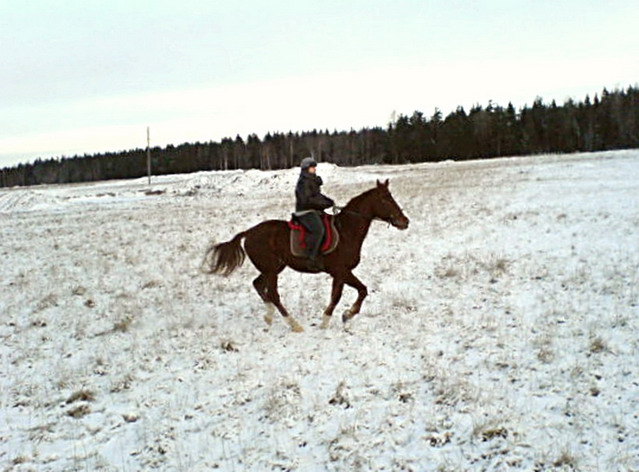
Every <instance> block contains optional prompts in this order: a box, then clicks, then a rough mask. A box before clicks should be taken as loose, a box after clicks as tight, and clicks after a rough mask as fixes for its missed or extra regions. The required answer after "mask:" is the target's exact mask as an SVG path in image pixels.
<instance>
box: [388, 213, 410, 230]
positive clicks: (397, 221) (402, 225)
mask: <svg viewBox="0 0 639 472" xmlns="http://www.w3.org/2000/svg"><path fill="white" fill-rule="evenodd" d="M409 222H410V221H409V219H408V218H406V217H405V216H404V217H402V218H393V220H392V221H391V224H392V225H393V226H394V227H395V228H397V229H400V230H405V229H407V228H408V223H409Z"/></svg>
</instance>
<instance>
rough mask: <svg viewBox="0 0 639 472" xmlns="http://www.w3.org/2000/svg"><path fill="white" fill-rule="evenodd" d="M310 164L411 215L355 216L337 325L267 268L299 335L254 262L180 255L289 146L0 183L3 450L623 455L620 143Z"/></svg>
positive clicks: (629, 254)
mask: <svg viewBox="0 0 639 472" xmlns="http://www.w3.org/2000/svg"><path fill="white" fill-rule="evenodd" d="M318 173H319V174H320V175H321V176H322V177H323V179H324V181H325V186H324V190H325V191H326V193H327V194H329V195H330V196H332V197H333V198H335V199H336V200H337V201H338V202H339V203H340V204H345V203H346V202H347V201H348V199H350V198H351V197H353V196H355V195H357V194H359V193H360V192H362V191H364V190H366V189H368V188H370V187H371V186H372V185H374V184H375V180H376V179H385V178H390V181H391V191H392V192H393V194H394V196H395V198H396V200H397V201H398V202H399V203H400V205H402V206H403V208H404V210H405V212H406V214H407V215H408V216H409V217H410V218H411V225H410V227H409V229H408V230H407V231H403V232H400V231H397V230H395V229H394V228H392V227H388V225H386V224H383V223H374V224H373V226H372V229H371V232H370V234H369V236H368V238H367V240H366V242H365V244H364V248H363V257H362V262H361V264H360V266H359V267H358V268H357V269H356V271H355V273H356V275H358V277H359V278H360V279H361V280H362V281H363V282H364V283H365V284H366V285H367V286H368V288H369V297H368V298H367V299H366V301H365V302H364V306H363V310H362V313H361V314H360V315H358V316H357V317H356V318H355V319H354V320H353V321H352V322H351V324H349V325H347V326H346V327H344V326H343V325H342V323H341V320H340V319H339V318H340V317H339V316H335V319H334V320H333V321H332V324H331V326H330V327H329V329H328V330H325V331H324V330H320V329H319V328H318V326H319V321H320V318H321V313H322V311H323V309H324V307H325V305H326V304H327V303H328V299H329V295H330V278H329V277H328V276H326V275H316V276H312V275H302V274H299V273H296V272H293V271H290V270H288V271H285V272H283V273H282V276H281V277H280V292H281V294H282V297H283V301H284V303H285V305H286V306H287V307H288V308H289V311H291V313H293V314H294V316H295V317H296V319H297V320H298V321H299V322H300V323H301V324H302V325H303V326H304V327H305V329H306V330H305V332H304V333H301V334H297V333H292V332H290V330H289V328H288V326H287V325H286V324H285V323H284V322H282V321H281V319H279V318H276V319H275V321H276V322H275V323H274V324H273V326H272V327H270V328H267V326H266V325H265V323H264V322H263V320H262V316H263V314H264V313H265V307H264V305H263V303H262V302H261V301H260V300H259V298H258V296H257V295H256V294H255V293H254V292H253V288H252V285H251V281H252V279H253V278H254V277H255V275H256V270H255V269H254V268H253V267H252V265H251V264H250V262H248V261H247V262H246V263H245V264H244V266H243V267H242V268H241V269H239V270H238V271H237V272H236V273H234V274H233V275H232V276H230V277H229V278H222V277H217V276H207V275H203V274H202V273H200V272H199V265H200V263H201V261H202V256H203V254H204V251H205V248H206V247H207V246H208V244H209V242H210V241H211V240H212V239H214V240H216V241H226V240H228V239H230V238H231V237H232V236H233V235H235V234H236V233H238V232H240V231H243V230H245V229H247V228H248V227H250V226H252V225H254V224H256V223H258V222H260V221H262V220H264V219H271V218H281V219H286V218H287V217H288V216H289V214H290V212H291V210H292V206H293V202H292V198H293V196H292V190H293V186H294V183H295V180H296V177H297V171H296V170H295V169H291V170H285V171H273V172H260V171H247V172H242V171H229V172H201V173H197V174H190V175H173V176H165V177H156V178H154V179H153V183H152V185H151V186H150V187H149V186H148V185H147V181H146V179H137V180H129V181H114V182H99V183H90V184H76V185H63V186H39V187H31V188H15V189H3V190H0V235H1V241H2V243H1V247H0V250H1V254H2V260H3V264H2V265H1V266H0V290H1V293H2V296H1V298H0V313H1V318H0V339H2V343H1V344H0V374H1V375H0V386H1V389H0V391H1V394H0V464H2V465H3V468H4V469H8V470H142V469H143V470H151V469H158V470H178V471H180V470H183V471H197V470H211V469H215V468H217V469H219V470H229V471H239V470H299V471H315V470H317V471H323V470H335V471H337V470H414V471H422V470H440V471H456V470H527V471H529V470H582V471H590V470H592V471H594V470H597V471H602V470H611V471H620V470H628V471H630V470H638V469H639V419H638V415H639V381H638V380H637V379H639V354H638V353H639V340H638V338H639V335H638V334H637V333H639V321H638V319H639V316H638V315H639V305H638V304H639V300H638V299H639V275H638V274H639V270H638V269H639V247H638V240H637V234H638V231H639V151H636V150H631V151H616V152H607V153H593V154H573V155H563V156H556V155H549V156H534V157H515V158H509V159H496V160H489V161H472V162H445V163H439V164H419V165H405V166H364V167H357V168H339V167H336V166H334V165H331V164H320V167H319V171H318ZM354 300H355V292H354V291H353V290H352V289H350V288H346V289H345V292H344V297H343V298H342V302H341V304H340V306H339V307H338V310H337V311H336V314H340V313H341V312H342V311H343V310H344V309H346V308H347V307H348V306H349V304H350V303H352V302H353V301H354Z"/></svg>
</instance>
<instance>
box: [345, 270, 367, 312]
mask: <svg viewBox="0 0 639 472" xmlns="http://www.w3.org/2000/svg"><path fill="white" fill-rule="evenodd" d="M344 282H346V283H347V284H348V285H350V286H351V287H353V288H354V289H356V290H357V300H355V303H353V306H352V307H351V308H350V309H349V310H346V311H345V312H344V314H343V315H342V321H343V322H344V323H346V322H347V321H349V320H350V319H352V318H353V316H355V315H356V314H358V313H359V311H360V310H361V308H362V303H363V302H364V299H365V298H366V296H367V295H368V289H367V288H366V285H364V284H363V283H362V282H361V280H359V279H358V278H357V277H355V275H353V273H352V272H349V273H348V274H347V276H346V277H345V278H344Z"/></svg>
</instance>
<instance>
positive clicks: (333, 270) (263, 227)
mask: <svg viewBox="0 0 639 472" xmlns="http://www.w3.org/2000/svg"><path fill="white" fill-rule="evenodd" d="M388 187H389V182H388V179H387V180H386V181H385V182H380V181H379V180H378V181H377V185H376V187H374V188H372V189H370V190H368V191H365V192H364V193H362V194H360V195H358V196H356V197H354V198H353V199H351V200H350V201H349V202H348V203H347V204H346V206H345V207H343V208H342V209H341V211H340V212H339V213H338V214H337V215H335V217H334V218H335V226H336V227H337V228H338V230H339V238H340V239H339V243H338V245H337V247H336V248H335V250H334V251H333V252H331V253H330V254H326V255H324V256H323V261H324V268H323V269H322V270H318V269H317V268H315V269H311V268H309V267H307V265H308V262H307V259H306V258H303V257H295V256H294V255H293V254H292V253H291V248H290V244H289V242H290V239H289V235H290V234H289V231H290V229H289V226H288V223H287V222H286V221H282V220H268V221H264V222H262V223H259V224H258V225H256V226H254V227H252V228H250V229H248V230H247V231H244V232H242V233H239V234H237V235H236V236H235V237H234V238H233V239H231V240H230V241H228V242H224V243H219V244H211V245H210V246H209V247H208V249H207V250H206V253H205V257H204V261H203V264H202V267H203V270H204V271H205V272H206V273H209V274H221V275H224V276H228V275H230V274H231V273H232V272H233V271H234V270H235V269H237V268H238V267H240V266H241V265H242V263H243V262H244V260H245V258H246V255H248V257H249V259H250V260H251V262H252V263H253V265H254V266H255V267H256V268H257V270H258V271H259V272H260V275H259V276H258V277H257V278H256V279H255V280H253V286H254V287H255V290H256V291H257V293H258V295H259V296H260V298H261V299H262V301H263V302H264V303H265V304H266V310H267V311H266V315H265V316H264V321H266V323H267V324H268V325H271V324H272V323H273V313H274V311H275V308H277V309H278V311H279V312H280V314H281V315H282V316H283V317H284V319H285V320H286V322H287V323H288V324H289V326H290V328H291V330H292V331H294V332H301V331H304V329H303V328H302V326H301V325H300V324H299V323H298V322H297V321H296V320H295V319H294V318H293V317H292V316H291V315H290V314H289V313H288V311H287V310H286V308H285V307H284V305H282V302H281V300H280V295H279V293H278V290H277V278H278V275H279V274H280V272H282V271H283V270H284V269H285V268H286V267H290V268H291V269H293V270H296V271H298V272H306V273H319V272H326V273H328V274H329V275H331V276H332V277H333V289H332V293H331V301H330V304H329V305H328V307H327V308H326V310H324V314H323V317H322V323H321V325H320V327H321V328H323V329H326V328H327V327H328V326H329V323H330V320H331V316H332V315H333V311H334V310H335V307H336V306H337V304H338V303H339V300H340V298H341V297H342V290H343V289H344V284H347V285H349V286H351V287H353V288H354V289H356V290H357V294H358V296H357V300H356V301H355V303H354V304H353V305H352V306H351V308H350V309H348V310H346V311H345V312H344V313H343V315H342V321H343V323H347V322H348V321H349V320H351V319H352V318H353V317H354V316H355V315H356V314H357V313H359V312H360V310H361V308H362V303H363V302H364V299H365V298H366V296H367V295H368V290H367V288H366V286H365V285H364V284H363V283H362V282H361V281H360V280H359V279H358V278H357V277H356V276H355V275H354V274H353V269H355V268H356V267H357V265H358V264H359V262H360V255H361V249H362V244H363V242H364V239H365V238H366V235H367V234H368V230H369V228H370V226H371V224H372V222H373V220H382V221H385V222H387V223H389V224H390V225H392V226H394V227H395V228H398V229H400V230H405V229H407V228H408V224H409V219H408V218H407V217H406V215H404V213H403V212H402V209H401V208H400V207H399V205H398V204H397V202H396V201H395V199H394V198H393V196H392V195H391V193H390V190H389V188H388ZM243 239H244V240H245V241H244V249H243V248H242V244H241V243H242V240H243Z"/></svg>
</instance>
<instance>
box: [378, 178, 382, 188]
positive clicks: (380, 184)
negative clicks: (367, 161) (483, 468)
mask: <svg viewBox="0 0 639 472" xmlns="http://www.w3.org/2000/svg"><path fill="white" fill-rule="evenodd" d="M377 186H378V187H381V186H382V183H381V182H380V181H379V179H377Z"/></svg>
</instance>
